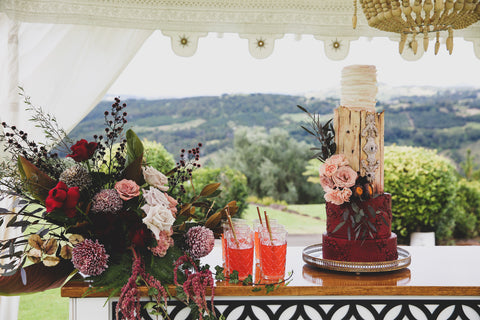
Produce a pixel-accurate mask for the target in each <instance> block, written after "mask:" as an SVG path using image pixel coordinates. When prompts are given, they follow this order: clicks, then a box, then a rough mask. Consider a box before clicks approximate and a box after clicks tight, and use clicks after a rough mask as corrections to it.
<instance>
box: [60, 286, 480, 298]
mask: <svg viewBox="0 0 480 320" xmlns="http://www.w3.org/2000/svg"><path fill="white" fill-rule="evenodd" d="M168 289H169V292H170V294H171V295H172V296H175V293H176V292H175V288H174V287H173V286H169V288H168ZM252 289H253V287H252V286H241V285H239V286H228V287H216V288H215V296H217V297H221V296H224V297H238V296H445V297H448V296H480V287H460V286H455V287H451V286H450V287H438V286H419V287H398V286H382V287H378V288H372V287H362V286H358V287H355V286H351V287H344V286H339V287H335V286H332V287H288V286H287V287H281V288H278V289H275V290H274V291H273V292H270V293H269V294H268V295H267V294H266V291H265V289H264V288H262V290H260V291H255V292H254V291H252ZM87 290H88V286H87V285H75V286H68V285H67V286H64V287H62V289H61V296H62V297H69V298H88V297H108V295H109V294H110V292H109V291H107V292H94V293H92V294H90V295H88V296H85V294H86V292H87ZM139 290H140V294H141V296H147V295H148V294H147V293H148V290H147V288H146V287H139ZM207 293H208V294H210V291H208V292H207Z"/></svg>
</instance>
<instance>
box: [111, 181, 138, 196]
mask: <svg viewBox="0 0 480 320" xmlns="http://www.w3.org/2000/svg"><path fill="white" fill-rule="evenodd" d="M115 190H117V192H118V194H119V195H120V198H122V199H123V200H125V201H127V200H130V199H132V198H135V197H138V196H139V195H140V187H139V186H138V184H137V183H136V182H135V181H133V180H127V179H123V180H121V181H118V182H117V183H115Z"/></svg>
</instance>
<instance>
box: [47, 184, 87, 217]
mask: <svg viewBox="0 0 480 320" xmlns="http://www.w3.org/2000/svg"><path fill="white" fill-rule="evenodd" d="M79 199H80V191H79V189H78V187H72V188H69V187H67V185H66V184H65V183H64V182H63V181H60V182H59V183H57V185H56V186H55V188H53V189H51V190H50V191H49V192H48V197H47V199H45V206H46V208H47V212H52V211H53V210H55V209H62V210H63V211H64V212H65V214H66V216H67V217H69V218H73V217H74V216H75V215H76V214H77V209H76V208H75V207H76V206H77V203H78V200H79Z"/></svg>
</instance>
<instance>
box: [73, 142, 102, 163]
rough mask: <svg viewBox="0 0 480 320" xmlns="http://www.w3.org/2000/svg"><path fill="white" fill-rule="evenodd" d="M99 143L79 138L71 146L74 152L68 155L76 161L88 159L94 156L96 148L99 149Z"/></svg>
mask: <svg viewBox="0 0 480 320" xmlns="http://www.w3.org/2000/svg"><path fill="white" fill-rule="evenodd" d="M97 145H98V144H97V143H96V142H87V140H85V139H82V140H79V141H77V143H75V144H74V145H73V146H71V147H70V150H72V153H71V154H69V155H67V157H71V158H73V160H75V161H76V162H82V161H85V160H88V159H90V158H91V157H92V155H93V153H94V152H95V149H97Z"/></svg>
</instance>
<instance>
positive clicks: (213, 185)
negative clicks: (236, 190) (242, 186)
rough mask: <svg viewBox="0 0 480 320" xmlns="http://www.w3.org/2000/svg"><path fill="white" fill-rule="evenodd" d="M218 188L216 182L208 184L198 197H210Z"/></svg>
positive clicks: (218, 184)
mask: <svg viewBox="0 0 480 320" xmlns="http://www.w3.org/2000/svg"><path fill="white" fill-rule="evenodd" d="M218 187H220V183H218V182H217V183H211V184H208V185H206V186H205V187H204V188H203V189H202V192H200V196H201V197H207V196H209V195H211V194H212V193H214V192H215V191H216V190H217V189H218Z"/></svg>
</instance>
